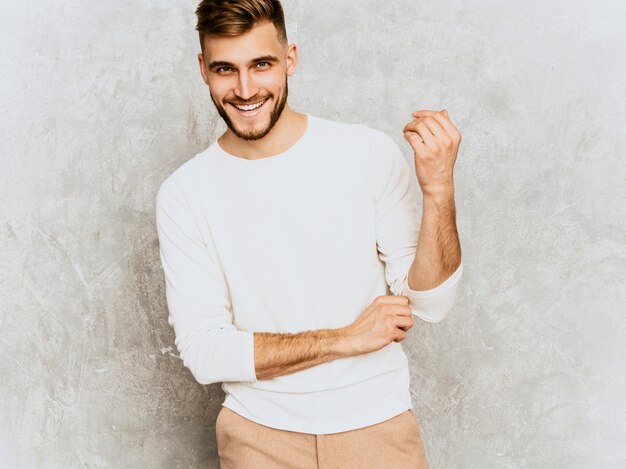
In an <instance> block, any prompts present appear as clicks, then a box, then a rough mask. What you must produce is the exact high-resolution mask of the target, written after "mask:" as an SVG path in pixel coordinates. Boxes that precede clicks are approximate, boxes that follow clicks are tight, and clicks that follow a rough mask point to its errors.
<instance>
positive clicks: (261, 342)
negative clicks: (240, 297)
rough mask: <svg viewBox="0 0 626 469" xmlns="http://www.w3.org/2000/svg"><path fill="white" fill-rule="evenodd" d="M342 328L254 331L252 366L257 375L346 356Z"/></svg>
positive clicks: (286, 371) (266, 376)
mask: <svg viewBox="0 0 626 469" xmlns="http://www.w3.org/2000/svg"><path fill="white" fill-rule="evenodd" d="M344 338H345V333H344V329H319V330H311V331H304V332H299V333H293V334H291V333H285V334H275V333H270V332H255V333H254V367H255V369H256V376H257V379H259V380H262V379H271V378H274V377H276V376H281V375H287V374H290V373H295V372H296V371H300V370H304V369H306V368H311V367H313V366H316V365H320V364H322V363H325V362H328V361H331V360H335V359H337V358H342V357H344V356H348V352H347V350H346V349H345V347H344V346H343V341H344Z"/></svg>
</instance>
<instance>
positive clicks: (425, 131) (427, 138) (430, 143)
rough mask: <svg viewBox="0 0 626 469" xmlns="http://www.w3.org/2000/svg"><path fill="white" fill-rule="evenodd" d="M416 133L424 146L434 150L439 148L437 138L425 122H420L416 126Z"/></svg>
mask: <svg viewBox="0 0 626 469" xmlns="http://www.w3.org/2000/svg"><path fill="white" fill-rule="evenodd" d="M415 128H416V132H417V133H418V134H419V136H420V137H422V140H423V141H424V144H425V145H426V146H427V147H429V148H432V149H435V148H437V142H436V140H435V136H434V135H433V133H432V132H431V131H430V129H429V128H428V126H427V125H426V124H425V123H424V121H419V122H417V123H416V124H415Z"/></svg>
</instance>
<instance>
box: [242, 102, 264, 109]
mask: <svg viewBox="0 0 626 469" xmlns="http://www.w3.org/2000/svg"><path fill="white" fill-rule="evenodd" d="M264 102H265V101H261V102H260V103H256V104H248V105H247V106H241V105H238V104H235V107H236V108H237V109H240V110H242V111H252V110H254V109H256V108H258V107H261V105H262V104H263V103H264Z"/></svg>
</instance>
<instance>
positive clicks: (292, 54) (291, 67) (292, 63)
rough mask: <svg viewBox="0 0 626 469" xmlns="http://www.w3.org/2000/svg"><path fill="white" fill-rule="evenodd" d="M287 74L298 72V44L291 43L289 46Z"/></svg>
mask: <svg viewBox="0 0 626 469" xmlns="http://www.w3.org/2000/svg"><path fill="white" fill-rule="evenodd" d="M286 59H287V75H288V76H291V75H293V74H294V73H296V68H297V67H298V46H296V45H295V44H289V46H288V47H287V57H286Z"/></svg>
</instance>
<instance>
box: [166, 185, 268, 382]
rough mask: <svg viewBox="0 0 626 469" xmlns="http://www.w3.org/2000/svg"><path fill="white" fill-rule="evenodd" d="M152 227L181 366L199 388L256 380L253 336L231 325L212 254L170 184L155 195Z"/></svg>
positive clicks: (179, 193)
mask: <svg viewBox="0 0 626 469" xmlns="http://www.w3.org/2000/svg"><path fill="white" fill-rule="evenodd" d="M156 226H157V233H158V238H159V253H160V258H161V263H162V265H163V272H164V274H165V287H166V298H167V306H168V310H169V316H168V323H169V324H170V325H171V326H172V327H173V328H174V332H175V336H176V338H175V344H176V347H177V349H178V351H179V353H180V358H181V359H182V361H183V364H184V365H185V366H186V367H187V368H189V370H190V371H191V373H192V375H193V377H194V378H195V379H196V381H198V382H199V383H200V384H211V383H216V382H223V381H247V382H255V381H257V378H256V372H255V368H254V335H253V332H252V331H241V330H237V329H236V328H235V326H234V325H233V322H232V314H231V312H230V311H231V308H230V301H229V298H228V294H227V290H226V286H225V283H224V281H223V276H222V275H220V270H219V268H218V267H217V266H218V265H219V264H217V262H216V255H215V252H212V251H211V249H209V248H208V247H207V245H206V243H205V242H204V241H203V240H202V236H201V235H200V231H199V229H198V225H197V224H196V222H195V220H194V218H193V215H192V213H191V211H190V207H189V205H188V203H187V202H186V201H185V199H184V197H183V195H182V193H181V191H180V190H179V188H178V186H177V185H176V183H175V182H174V181H173V180H171V179H166V180H165V181H164V182H163V183H162V184H161V186H160V188H159V191H158V193H157V198H156ZM211 248H212V245H211Z"/></svg>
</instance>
